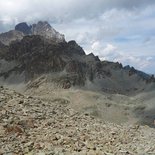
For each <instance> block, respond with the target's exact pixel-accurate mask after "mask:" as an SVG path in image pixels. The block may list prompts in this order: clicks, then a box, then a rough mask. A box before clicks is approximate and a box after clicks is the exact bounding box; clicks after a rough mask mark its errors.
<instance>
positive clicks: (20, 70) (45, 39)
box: [0, 21, 155, 94]
mask: <svg viewBox="0 0 155 155" xmlns="http://www.w3.org/2000/svg"><path fill="white" fill-rule="evenodd" d="M11 33H13V35H11V37H10V32H7V33H3V34H0V41H1V43H0V83H2V84H3V83H7V84H18V83H24V84H27V83H29V87H31V86H32V85H34V83H35V84H36V83H40V81H36V80H38V78H39V80H43V81H46V82H54V83H57V84H58V85H59V87H62V88H65V89H68V88H70V87H72V86H74V87H80V88H83V89H89V90H95V91H105V92H110V93H121V94H130V93H131V94H132V93H138V92H141V91H148V90H150V89H155V78H154V77H153V76H150V75H148V74H145V73H143V72H141V71H138V70H136V69H134V68H133V67H129V66H126V67H123V66H122V64H121V63H118V62H117V63H114V62H108V61H101V60H100V59H99V58H98V57H97V56H95V55H94V54H92V53H91V54H88V55H86V54H85V52H84V50H83V49H82V48H81V47H80V46H79V45H78V44H77V43H76V42H75V41H69V42H66V41H65V38H64V36H63V35H62V34H60V33H59V32H57V31H56V30H54V29H53V28H52V27H51V26H50V25H49V24H48V23H47V22H41V21H40V22H38V23H37V24H32V25H31V26H28V25H27V24H26V23H20V24H18V25H17V26H16V27H15V30H13V31H12V32H11ZM14 33H15V34H16V35H14ZM18 33H19V35H18ZM4 35H6V39H5V40H4ZM20 35H21V37H19V36H20ZM12 36H17V37H14V38H13V37H12ZM2 38H3V39H2ZM40 77H43V78H40ZM31 84H32V85H31Z"/></svg>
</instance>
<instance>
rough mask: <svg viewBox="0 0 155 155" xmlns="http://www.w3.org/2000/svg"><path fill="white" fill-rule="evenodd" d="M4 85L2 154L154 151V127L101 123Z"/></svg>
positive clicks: (0, 94)
mask: <svg viewBox="0 0 155 155" xmlns="http://www.w3.org/2000/svg"><path fill="white" fill-rule="evenodd" d="M69 104H70V103H69V101H68V100H65V99H60V98H59V99H55V100H52V101H45V100H41V99H38V98H36V97H31V96H24V95H22V94H19V93H17V92H15V91H13V90H9V89H7V88H3V87H1V88H0V154H5V155H17V154H21V155H22V154H24V155H33V154H37V155H54V154H57V155H69V154H74V155H76V154H79V155H113V154H114V155H137V154H139V155H147V154H155V130H154V129H153V128H149V127H148V126H138V125H131V126H125V125H116V124H112V123H107V122H101V121H100V120H97V119H95V118H93V117H92V116H89V115H88V114H85V115H84V114H80V113H78V112H76V111H75V110H73V109H71V108H69V106H68V105H69Z"/></svg>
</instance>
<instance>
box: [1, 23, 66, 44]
mask: <svg viewBox="0 0 155 155" xmlns="http://www.w3.org/2000/svg"><path fill="white" fill-rule="evenodd" d="M27 35H40V36H42V37H44V38H45V39H48V40H52V41H55V42H65V36H64V35H63V34H60V33H59V32H57V31H56V30H55V29H54V28H53V27H51V25H50V24H49V23H48V22H46V21H44V22H43V21H39V22H38V23H36V24H32V25H28V24H27V23H26V22H22V23H19V24H17V25H16V26H15V29H14V30H11V31H9V32H6V33H2V34H0V41H1V42H2V43H3V44H5V45H9V44H10V43H11V42H12V41H16V40H21V39H22V38H23V37H24V36H27Z"/></svg>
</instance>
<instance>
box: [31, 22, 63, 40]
mask: <svg viewBox="0 0 155 155" xmlns="http://www.w3.org/2000/svg"><path fill="white" fill-rule="evenodd" d="M31 31H32V34H33V35H40V36H43V37H45V38H46V39H52V40H54V41H56V42H64V41H65V37H64V35H63V34H60V33H59V32H57V31H56V30H55V29H54V28H53V27H51V25H50V24H49V23H48V22H47V21H39V22H38V23H37V24H33V25H32V29H31Z"/></svg>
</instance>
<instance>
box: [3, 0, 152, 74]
mask: <svg viewBox="0 0 155 155" xmlns="http://www.w3.org/2000/svg"><path fill="white" fill-rule="evenodd" d="M0 7H1V9H0V31H1V32H4V31H7V30H8V29H10V28H13V27H14V25H15V24H17V23H18V22H22V21H26V22H28V23H30V24H31V23H33V22H37V21H38V20H47V21H48V22H49V23H51V25H52V26H53V27H54V28H55V29H56V30H58V31H60V32H61V33H63V34H65V36H66V40H76V41H77V42H78V43H79V44H80V45H81V46H82V47H83V48H84V50H85V51H86V53H90V52H93V53H94V54H96V55H99V57H100V58H101V59H102V60H109V61H119V62H121V63H123V65H127V64H129V65H131V66H134V67H135V68H137V69H139V70H142V71H145V72H147V73H152V74H154V73H155V0H95V1H94V0H85V1H83V0H1V1H0Z"/></svg>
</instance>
